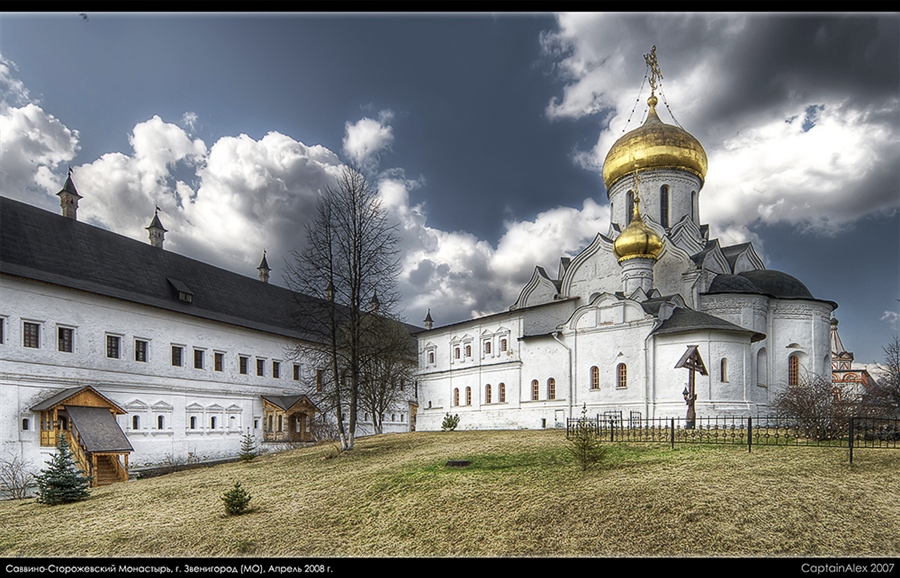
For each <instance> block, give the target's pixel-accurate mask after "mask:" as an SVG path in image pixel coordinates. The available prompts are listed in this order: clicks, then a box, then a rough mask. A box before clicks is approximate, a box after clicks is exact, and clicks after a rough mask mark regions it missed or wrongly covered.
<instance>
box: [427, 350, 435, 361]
mask: <svg viewBox="0 0 900 578" xmlns="http://www.w3.org/2000/svg"><path fill="white" fill-rule="evenodd" d="M428 363H434V351H429V352H428Z"/></svg>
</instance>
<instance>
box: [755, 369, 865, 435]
mask: <svg viewBox="0 0 900 578" xmlns="http://www.w3.org/2000/svg"><path fill="white" fill-rule="evenodd" d="M773 406H774V408H775V411H776V412H777V413H778V415H779V416H780V417H786V418H790V419H793V420H795V421H796V423H797V425H798V426H799V427H800V428H802V430H803V431H804V432H805V435H806V436H807V437H809V438H811V439H816V440H828V439H833V438H835V437H840V436H841V435H844V433H845V432H846V431H847V423H848V420H849V419H850V417H851V416H853V415H855V414H856V413H857V412H858V410H859V406H858V403H857V401H856V400H852V401H850V400H845V399H843V397H842V396H841V391H840V388H837V387H835V385H834V384H833V383H832V381H831V376H828V377H823V376H820V375H810V376H803V377H802V378H801V379H800V383H798V384H797V385H788V386H786V387H784V388H783V389H782V390H781V391H780V392H779V393H778V394H777V395H776V396H775V399H774V403H773Z"/></svg>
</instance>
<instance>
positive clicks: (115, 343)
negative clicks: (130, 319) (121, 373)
mask: <svg viewBox="0 0 900 578" xmlns="http://www.w3.org/2000/svg"><path fill="white" fill-rule="evenodd" d="M121 344H122V338H121V337H119V336H118V335H107V336H106V357H108V358H110V359H119V348H120V347H119V346H120V345H121Z"/></svg>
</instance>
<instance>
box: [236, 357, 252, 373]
mask: <svg viewBox="0 0 900 578" xmlns="http://www.w3.org/2000/svg"><path fill="white" fill-rule="evenodd" d="M238 373H240V374H241V375H249V374H250V356H249V355H238Z"/></svg>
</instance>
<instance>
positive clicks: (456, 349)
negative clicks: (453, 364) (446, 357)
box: [453, 347, 459, 359]
mask: <svg viewBox="0 0 900 578" xmlns="http://www.w3.org/2000/svg"><path fill="white" fill-rule="evenodd" d="M453 357H455V358H456V359H459V347H457V348H455V349H454V350H453Z"/></svg>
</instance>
